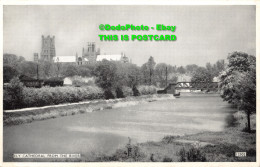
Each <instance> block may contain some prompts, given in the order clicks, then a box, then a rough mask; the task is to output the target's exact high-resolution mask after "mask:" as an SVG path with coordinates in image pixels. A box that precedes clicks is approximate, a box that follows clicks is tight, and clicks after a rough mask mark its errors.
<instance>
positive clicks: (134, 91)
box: [132, 85, 140, 96]
mask: <svg viewBox="0 0 260 167" xmlns="http://www.w3.org/2000/svg"><path fill="white" fill-rule="evenodd" d="M132 90H133V95H134V96H140V92H139V90H138V89H137V87H136V86H135V85H134V86H133V89H132Z"/></svg>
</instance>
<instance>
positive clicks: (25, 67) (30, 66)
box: [17, 61, 37, 78]
mask: <svg viewBox="0 0 260 167" xmlns="http://www.w3.org/2000/svg"><path fill="white" fill-rule="evenodd" d="M17 68H18V70H19V72H20V73H21V74H23V75H26V76H29V77H32V78H36V76H37V63H36V62H33V61H23V62H21V63H19V64H18V65H17Z"/></svg>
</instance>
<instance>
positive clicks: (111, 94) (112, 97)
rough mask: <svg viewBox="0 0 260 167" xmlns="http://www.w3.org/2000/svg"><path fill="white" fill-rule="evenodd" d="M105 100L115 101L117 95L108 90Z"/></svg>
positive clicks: (105, 93) (105, 92)
mask: <svg viewBox="0 0 260 167" xmlns="http://www.w3.org/2000/svg"><path fill="white" fill-rule="evenodd" d="M104 98H105V99H114V98H115V95H114V94H113V93H112V91H111V90H109V89H107V90H105V91H104Z"/></svg>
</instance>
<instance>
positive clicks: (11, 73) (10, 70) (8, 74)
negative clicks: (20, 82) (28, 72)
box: [3, 65, 19, 83]
mask: <svg viewBox="0 0 260 167" xmlns="http://www.w3.org/2000/svg"><path fill="white" fill-rule="evenodd" d="M3 75H4V83H5V82H9V81H10V80H11V79H12V78H13V77H15V76H18V75H19V73H18V71H17V70H16V69H15V68H14V67H11V66H9V65H4V67H3Z"/></svg>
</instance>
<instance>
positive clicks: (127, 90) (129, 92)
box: [122, 86, 133, 97]
mask: <svg viewBox="0 0 260 167" xmlns="http://www.w3.org/2000/svg"><path fill="white" fill-rule="evenodd" d="M122 91H123V93H124V95H125V96H126V97H127V96H133V90H132V89H131V88H129V87H127V86H123V87H122Z"/></svg>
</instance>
